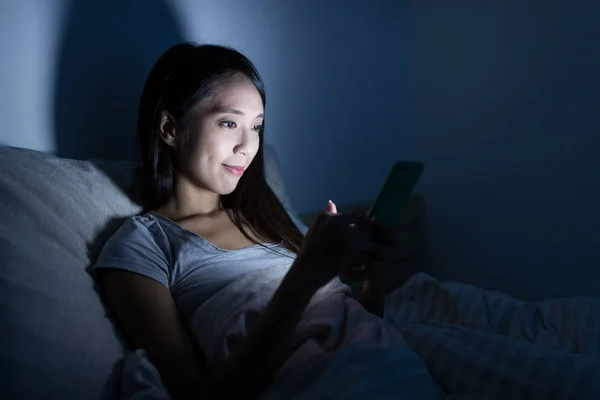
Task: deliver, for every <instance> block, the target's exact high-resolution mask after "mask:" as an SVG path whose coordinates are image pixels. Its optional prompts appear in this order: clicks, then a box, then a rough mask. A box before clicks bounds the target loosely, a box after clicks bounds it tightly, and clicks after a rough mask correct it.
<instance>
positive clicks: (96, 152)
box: [54, 0, 183, 161]
mask: <svg viewBox="0 0 600 400" xmlns="http://www.w3.org/2000/svg"><path fill="white" fill-rule="evenodd" d="M63 35H64V36H63V40H62V45H61V48H60V53H59V58H58V63H59V64H58V68H57V76H56V87H55V92H54V93H55V99H54V107H55V109H54V121H55V132H56V153H57V155H58V156H60V157H68V158H76V159H84V158H91V157H97V158H108V159H119V160H128V161H138V160H139V156H138V145H137V137H136V136H135V124H136V118H137V111H138V105H139V98H140V96H141V93H142V89H143V86H144V82H145V80H146V77H147V76H148V74H149V72H150V69H151V68H152V65H153V64H154V62H155V61H156V60H157V59H158V57H160V55H161V54H162V53H163V52H164V51H165V50H166V49H167V48H168V47H169V46H171V45H173V44H175V43H177V42H181V41H182V40H183V39H182V34H181V32H180V29H179V26H178V21H177V20H176V18H175V15H174V13H173V11H172V10H171V9H170V6H169V5H168V4H167V2H166V1H164V0H145V1H144V2H143V6H142V3H141V2H138V1H134V0H126V1H119V2H116V1H109V2H100V1H94V2H87V1H72V2H71V6H70V9H69V10H68V11H67V15H66V18H65V26H64V34H63Z"/></svg>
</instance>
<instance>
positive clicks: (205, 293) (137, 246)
mask: <svg viewBox="0 0 600 400" xmlns="http://www.w3.org/2000/svg"><path fill="white" fill-rule="evenodd" d="M294 258H295V254H294V253H292V252H291V251H289V250H287V249H286V248H285V247H283V246H282V245H281V244H274V243H272V244H265V245H263V246H261V245H251V246H249V247H245V248H242V249H236V250H225V249H222V248H220V247H217V246H215V245H214V244H212V243H211V242H209V241H208V240H206V239H204V238H203V237H201V236H199V235H197V234H195V233H193V232H190V231H188V230H186V229H184V228H182V227H181V226H180V225H178V224H177V223H175V222H174V221H172V220H170V219H168V218H166V217H164V216H162V215H160V214H158V213H155V212H152V211H151V212H149V213H147V214H144V215H141V216H135V217H132V218H130V219H128V220H127V221H126V222H125V223H124V224H123V225H122V226H121V227H120V228H119V229H118V230H117V232H116V233H115V234H114V235H113V236H112V237H111V238H110V239H109V240H108V241H107V242H106V244H105V245H104V248H103V249H102V251H101V253H100V256H99V258H98V261H97V262H96V265H95V266H94V268H119V269H123V270H127V271H132V272H136V273H138V274H141V275H144V276H147V277H149V278H152V279H154V280H156V281H158V282H160V283H162V284H163V285H165V286H166V287H168V288H169V289H170V291H171V294H172V295H173V298H174V299H175V303H176V305H177V308H178V310H179V312H180V314H181V316H182V318H183V319H184V321H187V320H188V319H189V317H191V314H192V313H193V312H194V310H196V309H197V308H198V307H199V306H200V305H202V304H203V303H204V302H205V301H206V300H207V299H209V298H210V297H211V296H212V295H213V294H215V293H217V292H218V291H219V290H220V289H222V288H223V287H225V286H226V285H227V284H229V283H230V282H232V281H233V280H235V279H237V278H239V277H241V276H242V275H244V274H245V273H247V272H249V271H253V270H257V269H262V268H270V267H273V266H281V267H289V266H290V265H291V264H292V263H293V261H294Z"/></svg>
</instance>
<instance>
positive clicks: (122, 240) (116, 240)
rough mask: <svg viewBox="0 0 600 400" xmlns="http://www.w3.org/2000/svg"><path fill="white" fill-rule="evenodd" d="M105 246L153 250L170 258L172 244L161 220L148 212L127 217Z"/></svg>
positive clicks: (133, 249)
mask: <svg viewBox="0 0 600 400" xmlns="http://www.w3.org/2000/svg"><path fill="white" fill-rule="evenodd" d="M105 248H110V249H115V250H118V249H121V248H122V249H128V250H129V251H138V252H145V251H153V252H156V251H158V250H160V252H162V253H164V255H165V258H170V245H169V240H168V237H167V235H166V234H165V232H164V230H163V228H162V226H161V224H160V223H159V221H158V220H157V219H156V218H155V217H154V216H153V215H152V214H151V213H146V214H142V215H136V216H133V217H129V218H127V219H126V220H125V221H124V222H123V223H122V224H121V226H120V227H119V228H118V229H117V231H116V232H115V233H114V234H113V235H112V236H111V237H110V239H109V240H108V241H107V243H106V244H105Z"/></svg>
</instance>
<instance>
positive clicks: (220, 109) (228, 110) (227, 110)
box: [212, 106, 265, 118]
mask: <svg viewBox="0 0 600 400" xmlns="http://www.w3.org/2000/svg"><path fill="white" fill-rule="evenodd" d="M212 112H213V113H215V114H235V115H245V114H244V113H243V112H242V111H240V110H238V109H237V108H233V107H227V106H215V107H214V108H213V109H212ZM264 116H265V114H263V113H261V114H258V115H257V116H256V118H264Z"/></svg>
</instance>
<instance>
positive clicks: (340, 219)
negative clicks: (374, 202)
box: [335, 211, 369, 227]
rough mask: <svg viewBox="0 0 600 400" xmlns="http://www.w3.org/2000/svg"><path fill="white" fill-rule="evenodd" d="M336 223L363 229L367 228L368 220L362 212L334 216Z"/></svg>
mask: <svg viewBox="0 0 600 400" xmlns="http://www.w3.org/2000/svg"><path fill="white" fill-rule="evenodd" d="M335 219H336V223H339V224H341V225H346V226H350V225H351V226H353V227H363V226H368V224H369V219H368V218H367V215H366V214H365V212H364V211H355V212H350V213H342V214H336V216H335Z"/></svg>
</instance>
